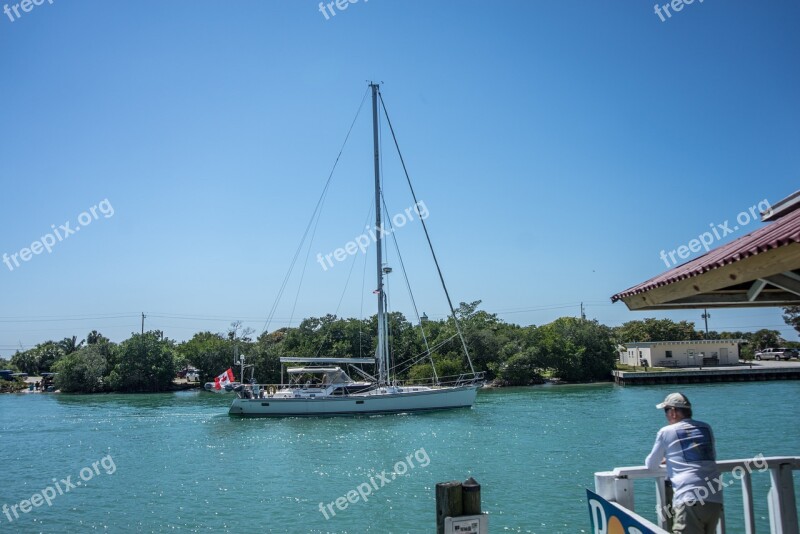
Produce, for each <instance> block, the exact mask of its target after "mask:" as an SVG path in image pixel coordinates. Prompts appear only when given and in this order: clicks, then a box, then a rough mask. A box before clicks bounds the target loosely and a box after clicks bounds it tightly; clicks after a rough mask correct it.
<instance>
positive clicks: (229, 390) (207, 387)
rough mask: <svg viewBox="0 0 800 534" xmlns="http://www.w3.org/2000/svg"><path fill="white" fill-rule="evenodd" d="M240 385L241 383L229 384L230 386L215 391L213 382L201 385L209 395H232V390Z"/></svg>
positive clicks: (226, 385)
mask: <svg viewBox="0 0 800 534" xmlns="http://www.w3.org/2000/svg"><path fill="white" fill-rule="evenodd" d="M241 385H242V384H241V382H231V383H230V384H225V385H224V386H220V388H219V389H217V387H216V386H217V385H216V383H215V382H206V383H205V384H204V385H203V389H205V390H206V391H208V392H210V393H233V392H234V389H235V388H236V387H237V386H241Z"/></svg>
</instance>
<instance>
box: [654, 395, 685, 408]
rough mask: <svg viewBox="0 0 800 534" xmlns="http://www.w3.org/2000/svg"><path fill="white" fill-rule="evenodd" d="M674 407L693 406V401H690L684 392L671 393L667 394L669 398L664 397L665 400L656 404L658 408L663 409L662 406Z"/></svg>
mask: <svg viewBox="0 0 800 534" xmlns="http://www.w3.org/2000/svg"><path fill="white" fill-rule="evenodd" d="M670 406H671V407H674V408H691V407H692V403H691V402H689V399H687V398H686V395H684V394H683V393H670V394H669V395H667V398H666V399H664V402H662V403H661V404H656V408H658V409H659V410H661V409H662V408H668V407H670Z"/></svg>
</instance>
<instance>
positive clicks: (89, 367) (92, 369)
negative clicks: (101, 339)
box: [53, 345, 108, 393]
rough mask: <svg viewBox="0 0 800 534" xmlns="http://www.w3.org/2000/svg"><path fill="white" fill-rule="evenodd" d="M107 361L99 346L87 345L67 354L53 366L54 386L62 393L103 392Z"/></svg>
mask: <svg viewBox="0 0 800 534" xmlns="http://www.w3.org/2000/svg"><path fill="white" fill-rule="evenodd" d="M107 367H108V360H107V359H106V356H105V354H103V350H102V348H101V346H100V345H89V346H86V347H83V348H81V349H80V350H78V351H77V352H73V353H71V354H67V355H66V356H64V357H63V358H61V359H60V360H59V361H58V362H56V363H55V364H54V365H53V371H55V372H56V373H58V374H56V377H55V386H56V389H60V390H61V391H62V392H63V393H97V392H100V391H103V390H104V389H105V387H104V380H103V377H104V376H105V375H106V372H107Z"/></svg>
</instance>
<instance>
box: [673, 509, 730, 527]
mask: <svg viewBox="0 0 800 534" xmlns="http://www.w3.org/2000/svg"><path fill="white" fill-rule="evenodd" d="M721 515H722V504H720V503H717V502H707V503H705V504H699V503H698V504H695V505H694V506H686V505H685V504H679V505H677V506H675V519H674V520H673V522H672V532H673V533H680V534H715V533H716V532H717V522H719V518H720V516H721Z"/></svg>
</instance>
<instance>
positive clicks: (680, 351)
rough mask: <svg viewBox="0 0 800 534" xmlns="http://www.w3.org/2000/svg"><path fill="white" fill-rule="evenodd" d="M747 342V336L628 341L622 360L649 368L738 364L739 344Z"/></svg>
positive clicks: (621, 353)
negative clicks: (644, 363)
mask: <svg viewBox="0 0 800 534" xmlns="http://www.w3.org/2000/svg"><path fill="white" fill-rule="evenodd" d="M743 342H744V340H743V339H707V340H695V341H647V342H636V343H625V345H624V350H620V354H619V356H620V357H619V361H620V363H623V364H627V365H637V366H638V365H643V362H647V366H648V367H693V366H700V365H736V364H737V363H739V343H743Z"/></svg>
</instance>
